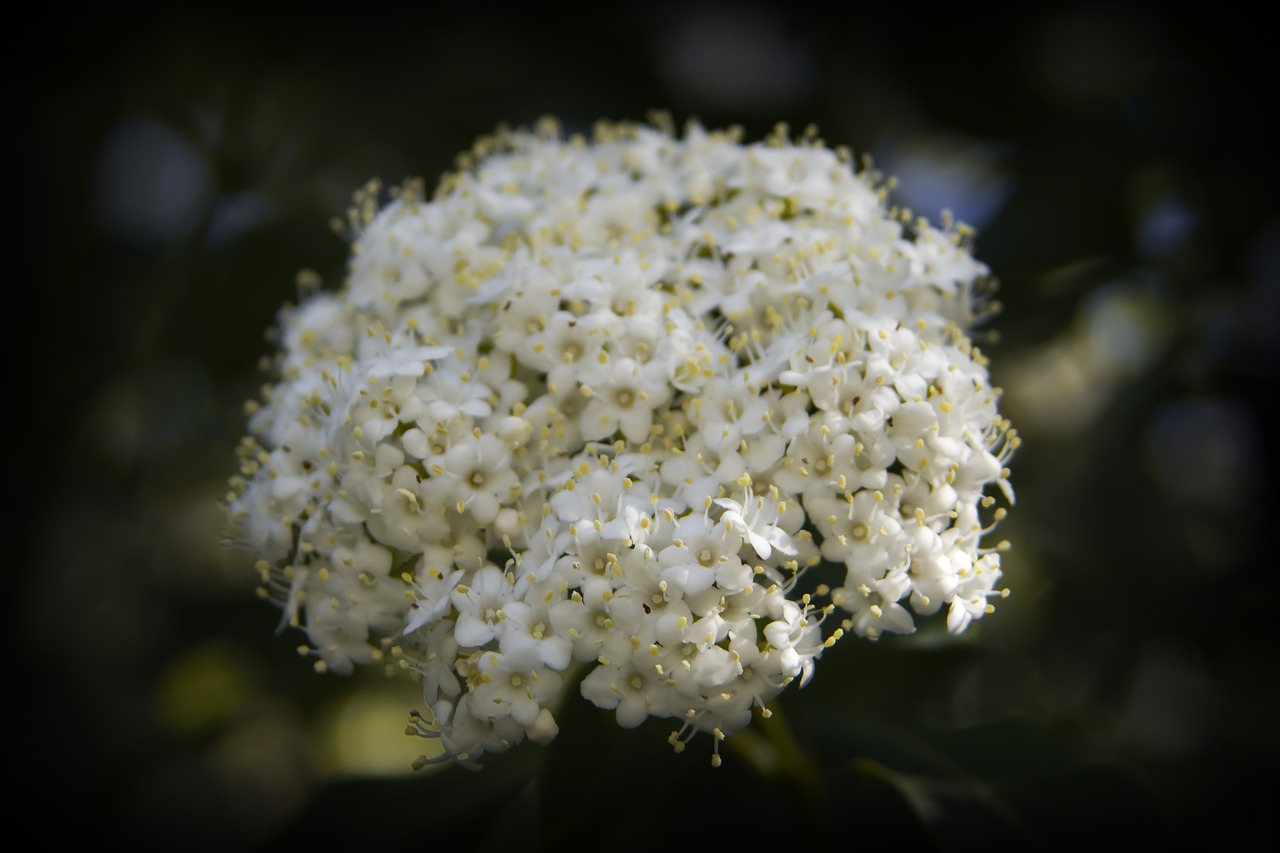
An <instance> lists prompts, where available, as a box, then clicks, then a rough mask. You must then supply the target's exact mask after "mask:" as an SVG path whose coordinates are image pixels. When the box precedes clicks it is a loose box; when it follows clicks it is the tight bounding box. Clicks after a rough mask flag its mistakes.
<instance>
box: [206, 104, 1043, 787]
mask: <svg viewBox="0 0 1280 853" xmlns="http://www.w3.org/2000/svg"><path fill="white" fill-rule="evenodd" d="M741 136H742V135H741V133H740V132H738V131H736V130H730V131H725V132H712V131H708V130H706V129H704V128H703V127H701V126H699V125H697V124H693V123H691V124H690V125H688V126H687V127H686V128H685V129H684V131H683V132H682V133H677V132H675V131H674V130H673V128H672V127H671V125H670V121H669V120H655V123H654V124H653V125H631V124H622V125H604V124H601V125H599V126H598V127H597V128H596V129H595V132H594V134H593V138H591V139H586V138H583V137H582V136H577V135H574V136H569V137H568V138H566V137H565V135H564V134H563V133H562V132H561V131H560V129H559V128H558V127H557V126H556V125H555V123H554V122H550V121H544V122H542V123H540V124H539V125H538V126H537V127H536V128H535V129H532V130H518V131H504V132H499V133H498V134H497V135H495V136H493V137H489V138H485V139H482V140H481V141H479V142H478V143H477V144H476V146H475V148H474V149H473V151H472V152H470V153H469V154H467V155H464V156H463V157H462V158H461V162H460V168H459V170H458V171H457V172H456V173H452V174H449V175H447V176H446V177H445V178H444V179H443V180H442V182H441V184H440V186H439V188H438V189H437V190H436V192H435V194H434V195H433V196H432V197H431V198H430V199H427V198H426V197H424V195H423V193H422V190H421V187H420V186H418V185H415V184H412V183H411V184H407V185H405V186H403V187H400V188H399V189H397V190H395V191H393V192H391V193H389V194H387V197H384V196H383V194H382V193H381V191H380V188H379V187H378V186H377V185H376V184H371V185H370V186H369V187H367V188H365V190H363V191H361V192H360V193H357V195H356V199H355V204H354V206H353V208H352V209H351V211H350V212H349V215H348V225H349V229H350V232H351V240H352V246H351V262H350V269H349V273H348V275H347V277H346V281H345V282H344V283H343V285H342V287H341V289H340V290H338V291H336V292H330V291H323V290H319V289H315V288H312V289H310V291H309V292H308V293H307V294H306V295H305V298H304V299H303V300H302V301H301V302H300V304H298V305H297V306H295V307H287V308H286V309H285V310H284V311H283V312H282V313H281V315H280V318H279V331H280V338H279V343H280V351H279V353H278V355H277V357H276V358H275V360H274V361H273V362H272V366H271V369H272V381H273V384H270V385H269V386H268V387H266V388H265V389H264V393H263V399H262V400H261V401H260V402H258V403H256V404H253V405H252V406H251V407H250V408H251V410H252V413H251V415H250V419H249V436H248V437H247V438H246V439H245V441H244V443H243V447H242V470H241V474H240V475H239V476H237V477H235V478H233V481H232V483H233V485H232V492H231V494H230V495H229V498H228V503H229V507H228V509H229V513H230V518H231V520H232V522H233V524H234V527H235V534H234V536H235V538H236V539H237V540H238V541H239V542H242V543H244V544H245V545H247V546H248V547H250V548H252V549H253V550H254V551H255V552H256V554H257V555H258V556H259V558H260V559H259V562H258V567H259V569H260V571H261V574H262V581H263V592H264V594H265V595H266V596H268V597H269V598H271V599H272V600H274V601H275V602H277V603H278V604H279V605H280V607H281V608H282V609H283V614H284V622H285V624H288V625H293V626H296V627H298V628H300V629H302V630H303V631H304V632H305V633H306V634H307V637H308V642H307V644H306V645H305V646H303V647H302V651H303V652H304V653H305V654H308V655H313V656H314V657H315V663H316V668H317V669H320V670H327V671H330V672H337V673H349V672H351V671H352V669H353V667H356V666H360V665H368V664H380V665H383V666H386V667H387V668H388V669H389V670H391V671H404V672H407V673H411V674H413V675H414V676H416V677H417V678H419V679H420V680H421V683H422V687H423V693H424V703H425V707H426V708H427V709H428V710H429V712H424V713H419V712H417V711H414V712H413V713H412V715H411V719H412V725H411V726H410V730H411V731H412V732H415V733H419V734H422V735H424V736H429V737H438V738H439V739H440V744H441V747H442V752H443V755H442V758H444V759H446V760H447V759H453V760H457V761H458V762H461V763H463V764H466V765H471V766H474V764H475V762H476V760H477V759H478V758H479V757H480V756H481V755H482V754H483V753H486V752H495V751H499V750H504V749H507V748H508V747H510V746H512V745H514V744H516V743H519V742H520V741H522V740H523V739H525V738H526V737H528V738H529V739H531V740H534V741H539V742H545V741H547V740H549V739H551V738H552V737H554V736H555V735H556V732H557V724H556V722H555V719H554V716H553V712H554V710H555V708H556V706H557V704H558V702H559V701H560V700H561V693H562V688H563V685H564V684H565V682H566V680H568V679H569V677H570V673H572V675H573V677H574V679H575V681H577V683H579V684H580V690H581V694H582V696H583V697H584V698H586V699H587V700H588V701H590V702H592V703H593V704H595V705H597V706H598V707H600V708H604V709H609V710H612V711H613V712H614V713H615V714H616V716H617V721H618V723H619V725H621V726H624V727H633V726H636V725H638V724H639V723H641V722H642V721H643V720H645V719H646V718H648V717H666V718H671V719H672V720H673V721H675V723H674V725H673V728H674V731H673V733H672V735H671V742H672V744H673V745H675V747H676V748H677V749H679V748H682V747H683V746H684V745H685V743H687V742H688V740H689V739H690V738H691V737H693V736H694V735H695V734H696V733H698V732H708V733H711V734H712V735H713V738H714V740H713V743H714V748H713V758H712V760H713V762H717V763H718V761H719V741H720V740H721V739H723V738H724V737H725V736H726V735H727V734H730V733H732V732H733V731H735V730H737V729H740V728H742V727H743V726H744V725H746V724H747V723H748V722H749V720H750V719H751V715H752V713H753V710H755V709H760V711H761V713H763V714H765V715H767V714H768V703H769V702H770V700H772V699H773V698H774V697H775V696H777V695H778V693H779V692H780V691H782V690H783V689H784V688H785V687H786V686H787V685H788V684H790V683H791V682H792V681H795V680H799V682H800V683H801V684H804V683H805V682H806V681H807V680H808V679H809V678H810V677H811V676H812V675H813V673H814V668H815V665H816V663H817V661H818V659H819V658H820V657H821V655H822V653H823V651H824V650H825V649H827V648H829V647H830V646H832V645H833V644H834V643H835V642H836V641H837V640H839V639H840V638H841V637H842V636H846V635H848V634H850V633H853V634H857V635H859V636H861V637H866V638H869V639H872V640H874V639H876V638H878V637H880V636H881V635H882V634H884V633H886V632H896V633H908V632H911V631H913V630H915V620H916V617H918V616H928V615H929V614H933V613H936V612H938V611H945V613H946V616H945V619H946V624H947V627H948V628H949V629H950V630H951V631H952V632H955V633H959V632H961V631H964V630H965V628H966V627H967V626H968V625H969V624H970V622H971V621H972V620H974V619H979V618H981V617H982V616H983V615H984V614H986V613H989V612H990V611H991V610H992V603H991V602H992V599H993V598H996V597H999V596H1001V595H1004V594H1007V590H1005V589H1002V588H1001V587H1000V585H999V580H1000V577H1001V570H1000V551H1001V550H1003V548H1004V547H1005V545H1004V543H999V544H997V545H994V546H991V545H984V544H983V543H984V540H986V539H987V537H988V534H990V533H991V530H992V528H993V527H994V526H995V524H996V523H997V522H998V521H999V520H1000V519H1001V518H1002V517H1003V516H1004V513H1005V509H1004V507H1003V506H994V504H996V503H997V497H996V495H995V494H988V492H989V491H992V490H990V489H989V488H988V487H989V486H993V485H994V486H996V487H997V489H996V490H995V491H998V492H999V493H1001V495H1002V496H1003V503H1010V504H1011V503H1012V501H1013V495H1012V491H1011V489H1010V487H1009V483H1008V476H1009V471H1008V469H1007V467H1006V462H1007V461H1008V458H1009V456H1010V454H1011V453H1012V452H1013V450H1014V449H1015V448H1016V446H1017V444H1018V439H1017V436H1016V433H1015V431H1014V430H1012V429H1011V428H1010V426H1009V423H1008V422H1007V421H1006V420H1004V419H1003V418H1001V416H1000V414H999V412H998V409H997V404H998V401H999V391H998V389H996V388H994V387H992V385H991V382H990V380H989V377H988V372H987V368H986V361H985V359H984V357H983V356H982V354H981V353H980V352H979V350H978V348H977V347H976V346H974V344H973V342H972V341H971V340H970V338H969V332H970V330H971V329H972V327H973V326H974V324H975V322H977V321H978V320H980V319H982V317H983V316H984V315H985V314H986V313H989V308H990V304H989V303H987V302H985V301H984V298H983V293H984V292H985V289H986V288H985V287H984V286H985V284H986V283H988V282H989V278H988V271H987V269H986V267H985V266H984V265H983V264H981V263H980V262H978V261H977V260H975V259H974V257H973V256H972V255H971V253H970V246H969V244H970V240H969V236H970V234H969V232H968V231H967V229H965V227H964V226H963V225H957V224H953V223H950V222H945V223H944V226H943V227H942V228H938V227H935V226H933V225H931V224H929V223H928V222H927V221H925V220H923V219H915V218H913V217H912V216H911V215H910V214H909V213H907V212H905V211H897V210H894V209H892V208H891V207H890V206H889V203H888V201H887V193H888V190H889V186H888V184H887V183H886V182H884V181H882V180H881V179H880V177H879V176H877V175H876V174H875V173H874V172H872V171H871V170H870V169H869V168H863V169H862V170H860V171H859V170H856V169H855V168H853V166H852V165H851V162H850V160H851V158H850V156H849V154H848V152H847V151H844V150H831V149H829V148H827V147H826V146H825V145H824V144H823V143H822V142H821V140H819V139H817V138H815V137H814V136H813V135H812V134H806V135H804V136H803V137H802V138H799V139H791V138H790V137H789V136H788V134H787V131H786V128H785V127H782V126H780V127H779V128H778V129H777V130H776V131H775V132H774V134H773V135H772V136H770V137H769V138H768V139H766V140H765V141H763V142H760V143H756V144H749V145H748V144H743V142H742V138H741ZM579 677H580V681H578V680H577V679H578V678H579ZM424 760H425V759H424Z"/></svg>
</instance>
